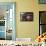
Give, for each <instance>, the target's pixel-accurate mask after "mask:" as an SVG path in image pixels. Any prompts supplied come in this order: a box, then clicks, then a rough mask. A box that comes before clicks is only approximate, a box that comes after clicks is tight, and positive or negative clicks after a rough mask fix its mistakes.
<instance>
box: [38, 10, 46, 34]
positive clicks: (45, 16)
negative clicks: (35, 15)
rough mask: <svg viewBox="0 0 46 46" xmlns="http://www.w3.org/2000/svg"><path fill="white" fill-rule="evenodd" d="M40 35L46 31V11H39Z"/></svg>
mask: <svg viewBox="0 0 46 46" xmlns="http://www.w3.org/2000/svg"><path fill="white" fill-rule="evenodd" d="M39 27H40V28H39V29H40V31H39V35H40V34H42V33H45V32H46V11H40V12H39Z"/></svg>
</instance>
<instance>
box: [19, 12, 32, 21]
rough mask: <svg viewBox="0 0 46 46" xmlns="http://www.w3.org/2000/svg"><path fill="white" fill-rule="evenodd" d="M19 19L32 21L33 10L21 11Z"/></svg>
mask: <svg viewBox="0 0 46 46" xmlns="http://www.w3.org/2000/svg"><path fill="white" fill-rule="evenodd" d="M20 20H21V21H33V12H21V13H20Z"/></svg>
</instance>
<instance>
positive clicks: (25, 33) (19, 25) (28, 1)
mask: <svg viewBox="0 0 46 46" xmlns="http://www.w3.org/2000/svg"><path fill="white" fill-rule="evenodd" d="M0 2H16V37H17V38H25V37H26V38H36V37H37V36H38V33H39V10H45V9H46V5H41V4H38V0H3V1H0ZM27 11H28V12H33V13H34V14H33V17H34V18H33V19H34V20H33V22H20V12H27Z"/></svg>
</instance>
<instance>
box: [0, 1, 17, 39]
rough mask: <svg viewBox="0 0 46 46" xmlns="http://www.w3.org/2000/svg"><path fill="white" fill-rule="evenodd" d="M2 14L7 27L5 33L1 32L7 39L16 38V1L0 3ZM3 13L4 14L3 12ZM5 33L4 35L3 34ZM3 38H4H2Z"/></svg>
mask: <svg viewBox="0 0 46 46" xmlns="http://www.w3.org/2000/svg"><path fill="white" fill-rule="evenodd" d="M1 11H2V12H1ZM0 13H1V14H0V16H1V15H2V19H1V18H0V20H1V21H2V20H3V21H5V23H4V24H5V26H4V27H5V28H3V29H5V30H4V32H3V33H0V35H1V36H2V37H4V39H5V40H15V37H16V36H15V30H16V27H15V23H16V22H15V3H14V2H9V3H8V2H3V3H0ZM2 13H3V14H2ZM3 35H4V36H3ZM2 40H3V39H2Z"/></svg>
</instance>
